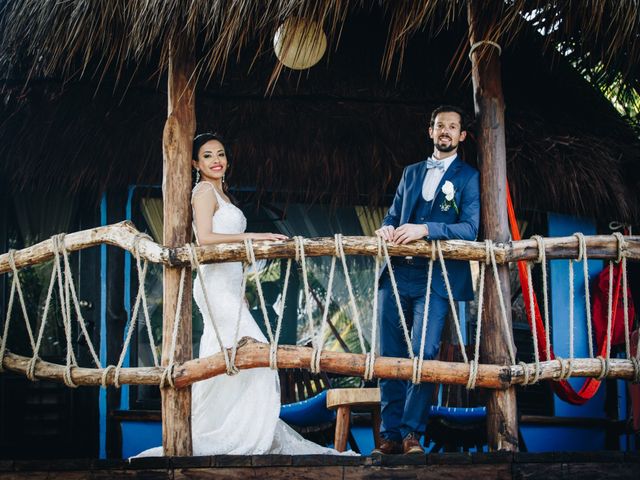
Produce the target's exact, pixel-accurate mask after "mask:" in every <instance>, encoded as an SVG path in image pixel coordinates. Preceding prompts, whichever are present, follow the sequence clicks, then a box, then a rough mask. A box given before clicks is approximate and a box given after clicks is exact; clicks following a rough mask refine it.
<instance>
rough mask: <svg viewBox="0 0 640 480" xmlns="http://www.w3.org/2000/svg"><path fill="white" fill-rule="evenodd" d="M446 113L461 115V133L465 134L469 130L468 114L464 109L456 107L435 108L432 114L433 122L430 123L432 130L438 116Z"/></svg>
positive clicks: (443, 106) (442, 106)
mask: <svg viewBox="0 0 640 480" xmlns="http://www.w3.org/2000/svg"><path fill="white" fill-rule="evenodd" d="M444 112H455V113H457V114H458V115H460V131H461V132H464V131H466V130H467V127H468V126H469V125H468V120H467V114H466V112H465V111H464V110H463V109H462V108H460V107H456V106H455V105H440V106H439V107H437V108H435V109H434V110H433V111H432V112H431V120H430V121H429V126H430V127H431V128H433V126H434V124H435V123H436V117H437V116H438V114H440V113H444Z"/></svg>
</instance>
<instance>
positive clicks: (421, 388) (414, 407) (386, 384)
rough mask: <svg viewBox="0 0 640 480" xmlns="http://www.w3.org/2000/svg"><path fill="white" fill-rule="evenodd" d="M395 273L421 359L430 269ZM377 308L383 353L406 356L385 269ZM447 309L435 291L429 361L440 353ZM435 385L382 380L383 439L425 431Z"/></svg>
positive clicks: (429, 328)
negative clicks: (428, 270) (421, 340)
mask: <svg viewBox="0 0 640 480" xmlns="http://www.w3.org/2000/svg"><path fill="white" fill-rule="evenodd" d="M394 273H395V279H396V282H397V285H398V292H399V294H400V303H401V305H402V310H403V312H404V316H405V319H406V322H407V328H408V329H409V332H410V335H411V348H412V350H413V353H414V355H416V356H417V355H419V353H420V339H421V335H422V322H423V318H424V308H425V294H426V287H427V270H426V267H424V266H421V267H418V266H413V265H398V266H394ZM378 305H379V314H378V321H379V329H380V355H382V356H385V357H403V358H407V357H408V349H407V343H406V340H405V336H404V333H403V329H402V323H401V320H400V316H399V314H398V307H397V302H396V299H395V296H394V294H393V288H392V286H391V280H390V278H389V273H388V272H387V271H385V272H384V274H383V275H382V276H381V278H380V289H379V293H378ZM448 311H449V303H448V300H447V299H446V298H443V297H441V296H440V295H438V294H437V293H436V292H435V291H434V290H433V288H432V290H431V295H430V301H429V314H428V320H427V332H426V341H425V349H424V355H423V359H425V360H432V359H434V358H436V356H437V355H438V350H439V348H440V337H441V335H442V327H443V326H444V322H445V318H446V316H447V313H448ZM434 387H435V385H434V384H432V383H421V384H419V385H414V384H413V383H412V382H410V381H405V380H380V389H381V396H382V404H381V407H382V412H381V413H382V425H381V430H380V432H381V435H382V436H383V437H384V438H386V439H389V440H395V441H401V440H402V439H403V438H404V437H405V436H406V435H407V434H408V433H410V432H417V433H424V431H425V428H426V423H427V417H428V413H429V407H430V406H431V404H432V397H433V391H434Z"/></svg>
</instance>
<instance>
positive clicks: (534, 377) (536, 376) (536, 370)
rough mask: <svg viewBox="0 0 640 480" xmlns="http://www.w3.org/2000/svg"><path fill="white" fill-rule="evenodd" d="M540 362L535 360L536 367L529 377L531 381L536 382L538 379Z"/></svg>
mask: <svg viewBox="0 0 640 480" xmlns="http://www.w3.org/2000/svg"><path fill="white" fill-rule="evenodd" d="M540 370H541V368H540V362H539V361H538V362H536V369H535V370H534V372H533V378H532V379H531V383H538V380H540Z"/></svg>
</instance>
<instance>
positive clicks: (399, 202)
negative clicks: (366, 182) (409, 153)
mask: <svg viewBox="0 0 640 480" xmlns="http://www.w3.org/2000/svg"><path fill="white" fill-rule="evenodd" d="M426 175H427V162H426V161H422V162H419V163H414V164H413V165H409V166H408V167H406V168H405V169H404V172H403V173H402V179H401V180H400V184H399V185H398V189H397V190H396V195H395V197H394V199H393V203H392V204H391V208H389V212H388V213H387V215H386V216H385V217H384V220H383V221H382V225H393V226H394V227H396V228H397V227H399V226H400V225H403V224H405V223H409V221H410V219H411V215H412V213H413V211H414V208H415V207H416V205H418V202H424V201H425V200H424V199H423V197H422V185H423V183H424V179H425V177H426ZM447 180H449V181H450V182H451V183H453V186H454V189H455V197H454V198H455V202H456V205H457V206H458V212H456V210H455V208H453V207H451V208H449V209H448V210H446V209H442V208H441V205H442V204H443V203H444V201H445V196H444V194H443V193H442V186H443V185H444V183H445V182H446V181H447ZM479 223H480V174H479V173H478V171H477V170H476V169H475V168H473V167H471V166H469V165H467V164H466V163H464V162H463V161H462V160H461V159H460V157H458V158H456V159H455V160H454V161H453V162H452V163H451V165H449V168H448V169H447V171H446V172H445V174H444V176H443V177H442V180H441V181H440V184H439V185H438V188H437V189H436V194H435V196H434V198H433V203H432V204H431V212H430V214H429V215H428V217H427V221H426V222H425V224H426V226H427V228H428V230H429V235H428V236H427V237H425V240H451V239H459V240H475V239H476V237H477V236H478V225H479ZM446 266H447V272H448V274H449V282H450V284H451V290H452V293H453V298H454V299H456V300H471V299H473V287H472V283H471V269H470V268H469V262H466V261H462V260H447V261H446ZM432 288H433V289H434V290H435V292H436V293H438V294H439V295H441V296H443V297H445V298H446V297H447V290H446V287H445V285H444V279H443V276H442V270H441V267H440V262H438V261H437V262H435V263H434V268H433V280H432Z"/></svg>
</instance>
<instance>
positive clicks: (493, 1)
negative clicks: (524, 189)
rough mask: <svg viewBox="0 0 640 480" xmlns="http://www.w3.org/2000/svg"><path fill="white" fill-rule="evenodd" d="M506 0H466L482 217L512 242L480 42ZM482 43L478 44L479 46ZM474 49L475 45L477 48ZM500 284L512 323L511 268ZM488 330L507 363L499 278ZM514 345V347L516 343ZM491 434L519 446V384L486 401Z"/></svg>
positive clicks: (492, 291)
mask: <svg viewBox="0 0 640 480" xmlns="http://www.w3.org/2000/svg"><path fill="white" fill-rule="evenodd" d="M503 3H504V2H503V1H502V0H488V1H486V2H483V3H482V5H480V2H475V1H473V0H468V1H467V7H468V9H467V13H468V20H469V41H470V43H471V45H472V54H471V71H472V78H473V98H474V103H475V113H476V120H477V124H478V131H477V139H478V156H479V164H480V166H481V172H480V183H481V205H482V208H481V221H482V229H483V231H484V234H485V237H486V238H490V239H492V240H494V241H496V242H504V243H506V242H508V241H509V237H510V235H509V221H508V216H507V195H506V187H507V161H506V144H505V133H504V98H503V94H502V80H501V75H502V74H501V67H500V56H499V52H498V49H497V48H496V47H495V46H494V45H490V44H487V43H484V44H478V43H477V42H484V41H492V42H496V41H497V40H499V38H497V37H496V36H495V35H497V34H496V33H495V32H493V31H492V28H493V27H495V18H496V16H497V15H499V12H500V11H501V10H502V4H503ZM475 47H477V48H475ZM474 48H475V50H474ZM498 273H499V277H500V278H499V287H500V288H501V290H502V295H503V297H504V298H505V299H507V302H508V304H507V306H506V307H507V308H506V313H507V318H508V322H509V326H511V302H510V299H511V288H510V283H509V267H508V265H501V266H500V267H498ZM484 288H485V300H484V302H485V303H484V308H485V310H484V318H485V323H484V325H483V328H484V335H482V343H481V348H482V355H483V359H484V361H485V362H486V363H492V364H499V365H507V364H510V363H511V361H510V359H509V350H508V344H509V343H510V342H511V339H510V338H508V337H506V336H505V334H504V330H503V328H502V325H501V323H500V322H501V320H500V319H501V315H500V311H501V310H500V304H499V297H498V293H497V291H496V279H495V278H494V276H493V275H487V276H486V277H485V285H484ZM513 348H514V350H515V347H513ZM487 435H488V443H489V449H490V450H494V451H495V450H508V451H515V450H517V449H518V415H517V407H516V392H515V388H513V387H512V388H509V389H507V390H494V391H491V392H490V394H489V399H488V402H487Z"/></svg>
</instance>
